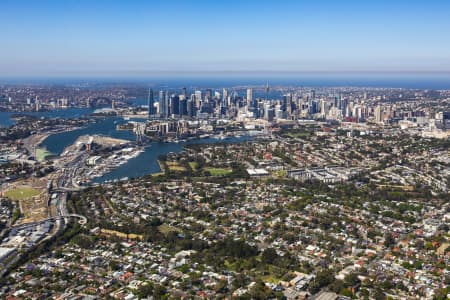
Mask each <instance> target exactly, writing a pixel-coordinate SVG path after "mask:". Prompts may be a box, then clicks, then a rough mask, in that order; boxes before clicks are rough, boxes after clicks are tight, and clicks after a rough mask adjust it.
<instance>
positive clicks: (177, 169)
mask: <svg viewBox="0 0 450 300" xmlns="http://www.w3.org/2000/svg"><path fill="white" fill-rule="evenodd" d="M166 165H167V167H168V168H169V170H170V171H173V172H184V171H186V168H185V167H184V166H182V165H180V164H179V163H177V162H173V161H168V162H166Z"/></svg>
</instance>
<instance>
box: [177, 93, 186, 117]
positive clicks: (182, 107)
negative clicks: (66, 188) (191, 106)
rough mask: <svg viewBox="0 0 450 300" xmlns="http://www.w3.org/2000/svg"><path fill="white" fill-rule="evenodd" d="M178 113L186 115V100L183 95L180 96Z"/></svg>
mask: <svg viewBox="0 0 450 300" xmlns="http://www.w3.org/2000/svg"><path fill="white" fill-rule="evenodd" d="M178 107H179V109H178V113H179V115H180V116H186V115H187V100H186V98H185V97H183V98H181V97H180V101H179V105H178Z"/></svg>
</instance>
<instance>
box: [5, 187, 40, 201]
mask: <svg viewBox="0 0 450 300" xmlns="http://www.w3.org/2000/svg"><path fill="white" fill-rule="evenodd" d="M40 193H41V192H40V191H39V190H36V189H33V188H31V187H21V188H16V189H13V190H10V191H7V192H6V193H5V196H6V197H8V198H9V199H11V200H14V201H21V200H26V199H30V198H32V197H34V196H37V195H39V194H40Z"/></svg>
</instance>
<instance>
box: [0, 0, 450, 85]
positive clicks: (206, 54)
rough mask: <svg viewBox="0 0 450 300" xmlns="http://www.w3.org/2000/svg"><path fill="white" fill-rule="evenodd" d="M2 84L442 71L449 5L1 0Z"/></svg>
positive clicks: (346, 0) (344, 0) (448, 50)
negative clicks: (20, 79)
mask: <svg viewBox="0 0 450 300" xmlns="http://www.w3.org/2000/svg"><path fill="white" fill-rule="evenodd" d="M0 38H1V47H0V77H8V76H13V77H14V76H137V77H139V76H148V75H160V74H168V75H170V74H197V73H201V74H208V73H211V74H240V73H242V74H244V73H245V74H248V73H252V74H253V73H254V74H259V73H282V74H290V73H302V72H303V73H314V72H317V73H334V72H338V73H345V72H355V73H357V72H375V73H386V72H406V73H421V72H427V73H429V72H446V73H450V1H444V0H442V1H438V0H428V1H425V0H422V1H414V0H410V1H406V0H396V1H393V0H391V1H385V0H378V1H362V0H359V1H351V0H341V1H337V0H333V1H331V0H330V1H326V0H318V1H312V0H309V1H304V0H297V1H289V0H285V1H283V0H278V1H275V0H274V1H268V0H259V1H253V0H240V1H238V0H228V1H213V0H210V1H202V0H197V1H196V0H192V1H188V0H185V1H181V0H178V1H176V0H166V1H151V0H148V1H138V0H136V1H125V0H123V1H115V0H102V1H95V0H60V1H45V0H35V1H23V0H1V1H0Z"/></svg>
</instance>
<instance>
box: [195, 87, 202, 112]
mask: <svg viewBox="0 0 450 300" xmlns="http://www.w3.org/2000/svg"><path fill="white" fill-rule="evenodd" d="M201 103H202V91H195V107H196V108H197V109H200V105H201Z"/></svg>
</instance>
